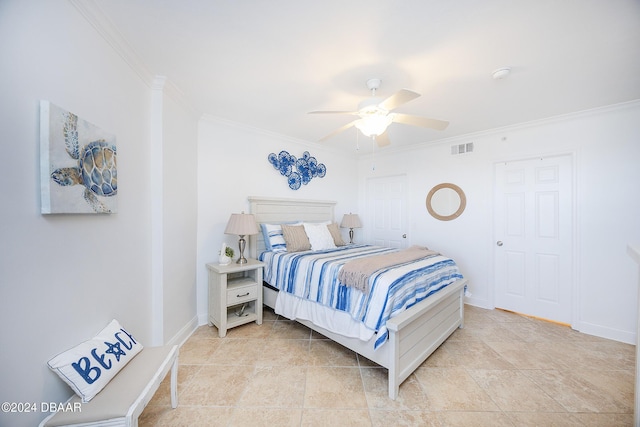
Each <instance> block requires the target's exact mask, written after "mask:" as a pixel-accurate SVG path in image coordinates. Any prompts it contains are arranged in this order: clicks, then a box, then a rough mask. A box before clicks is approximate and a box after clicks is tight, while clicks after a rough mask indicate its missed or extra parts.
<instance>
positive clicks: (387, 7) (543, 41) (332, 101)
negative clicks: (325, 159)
mask: <svg viewBox="0 0 640 427" xmlns="http://www.w3.org/2000/svg"><path fill="white" fill-rule="evenodd" d="M75 3H77V4H80V3H82V4H84V6H83V7H85V8H88V9H87V10H91V11H92V14H93V16H94V18H93V19H94V20H96V21H98V22H99V23H100V25H102V26H104V27H108V28H110V29H111V31H112V34H118V35H119V37H122V38H123V39H124V40H126V43H127V44H128V45H129V48H130V49H132V50H133V51H134V52H135V54H136V55H135V56H137V58H138V60H139V61H140V62H141V63H143V64H144V67H145V68H146V69H147V70H148V71H149V72H151V73H152V74H154V75H164V76H167V78H168V79H169V81H170V82H171V83H172V84H174V85H175V86H176V87H177V88H179V90H180V91H182V92H183V94H184V97H185V99H186V100H187V101H188V103H189V104H190V105H191V106H192V107H193V109H194V110H195V111H196V112H197V113H198V114H208V115H211V116H215V117H219V118H222V119H226V120H230V121H233V122H237V123H240V124H243V125H247V126H251V127H255V128H260V129H264V130H268V131H272V132H276V133H279V134H282V135H286V136H288V137H293V138H296V139H300V140H304V141H310V142H313V141H317V140H318V139H320V138H321V137H323V136H325V135H326V134H328V133H330V132H331V131H333V130H334V129H336V128H338V127H340V126H341V125H343V124H346V123H347V122H349V121H350V120H352V117H351V116H334V115H308V114H307V112H309V111H313V110H326V109H328V110H352V109H356V108H357V105H358V103H359V102H360V101H361V100H363V99H365V98H366V97H368V96H370V92H369V90H368V89H367V87H366V84H365V82H366V80H367V79H369V78H371V77H377V78H380V79H382V86H381V88H380V90H379V91H378V95H379V96H383V97H384V96H388V95H391V94H392V93H394V92H396V91H397V90H399V89H401V88H407V89H411V90H414V91H416V92H418V93H421V94H422V96H421V97H420V98H418V99H416V100H413V101H411V102H409V103H407V104H405V105H403V106H401V107H400V108H399V109H398V110H396V111H397V112H403V113H408V114H413V115H421V116H427V117H432V118H438V119H445V120H449V121H450V125H449V127H448V128H447V130H445V131H434V130H430V129H422V128H414V127H410V126H406V125H402V124H392V125H391V127H390V128H389V136H390V138H391V141H392V145H391V146H390V147H401V146H405V145H409V144H420V143H427V142H430V141H435V140H438V139H442V138H447V137H453V136H458V135H463V134H467V133H472V132H477V131H482V130H487V129H493V128H497V127H502V126H507V125H511V124H516V123H522V122H527V121H532V120H538V119H543V118H547V117H552V116H556V115H561V114H565V113H570V112H575V111H582V110H587V109H592V108H596V107H601V106H606V105H611V104H616V103H620V102H626V101H631V100H636V99H640V1H639V0H519V1H514V0H482V1H478V0H448V1H447V0H402V1H399V0H398V1H392V0H322V1H306V0H269V1H267V0H263V1H258V0H253V1H249V0H244V1H226V0H91V1H90V0H76V1H75ZM114 28H115V29H116V30H115V32H114V31H113V29H114ZM505 66H507V67H511V69H512V72H511V74H510V75H509V76H508V78H506V79H503V80H494V79H492V77H491V74H492V71H493V70H495V69H497V68H500V67H505ZM356 132H357V131H356V130H355V128H352V129H350V130H348V131H346V132H344V133H342V134H341V135H340V136H338V137H335V138H332V139H331V140H329V141H327V142H324V143H323V144H328V145H330V146H333V147H343V148H345V149H348V150H354V149H355V145H356ZM359 139H360V144H363V142H364V143H365V144H364V145H367V146H370V144H368V143H366V142H367V141H366V140H365V138H364V137H363V136H360V138H359ZM387 149H390V148H387ZM363 151H366V150H363Z"/></svg>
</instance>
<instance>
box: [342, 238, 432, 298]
mask: <svg viewBox="0 0 640 427" xmlns="http://www.w3.org/2000/svg"><path fill="white" fill-rule="evenodd" d="M433 255H439V254H438V252H436V251H432V250H430V249H429V248H427V247H424V246H417V245H414V246H411V247H410V248H407V249H403V250H401V251H398V252H393V253H390V254H383V255H374V256H370V257H365V258H360V259H354V260H351V261H349V262H347V263H346V264H345V265H344V267H342V269H341V270H340V273H339V274H338V280H339V281H340V283H343V284H344V285H346V286H353V287H354V288H356V289H359V290H361V291H362V292H364V293H368V292H369V277H371V275H372V274H373V273H375V272H376V271H378V270H381V269H383V268H388V267H392V266H394V265H398V264H404V263H407V262H411V261H415V260H418V259H422V258H426V257H429V256H433Z"/></svg>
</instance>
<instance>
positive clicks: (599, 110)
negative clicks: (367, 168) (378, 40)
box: [363, 99, 640, 158]
mask: <svg viewBox="0 0 640 427" xmlns="http://www.w3.org/2000/svg"><path fill="white" fill-rule="evenodd" d="M638 107H640V99H634V100H631V101H626V102H620V103H618V104H611V105H605V106H602V107H595V108H591V109H588V110H580V111H574V112H572V113H566V114H559V115H557V116H552V117H546V118H543V119H538V120H531V121H528V122H522V123H516V124H514V125H508V126H502V127H498V128H492V129H487V130H482V131H478V132H472V133H466V134H463V135H456V136H451V137H448V138H441V139H437V140H434V141H428V142H419V143H416V144H411V145H407V146H405V147H396V148H393V149H387V150H385V153H384V154H391V153H401V152H411V151H416V150H420V149H423V148H425V147H433V146H437V145H443V144H446V145H451V144H460V143H463V142H468V141H469V140H470V139H478V138H481V137H485V136H495V135H502V134H504V133H507V132H513V131H517V130H524V129H528V128H533V127H538V126H543V125H550V124H554V123H560V122H566V121H569V120H575V119H580V118H584V117H591V116H594V115H599V114H605V113H609V112H615V111H623V110H627V109H633V108H638ZM371 155H372V154H371V153H367V154H365V155H364V156H363V158H366V157H367V156H371Z"/></svg>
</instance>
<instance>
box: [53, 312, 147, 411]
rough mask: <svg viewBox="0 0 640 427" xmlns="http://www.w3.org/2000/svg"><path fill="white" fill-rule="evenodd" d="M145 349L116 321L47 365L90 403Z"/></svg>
mask: <svg viewBox="0 0 640 427" xmlns="http://www.w3.org/2000/svg"><path fill="white" fill-rule="evenodd" d="M142 348H143V347H142V344H140V343H139V342H137V341H136V339H135V338H134V337H133V336H132V335H131V334H130V333H128V332H127V331H126V330H125V329H124V328H123V327H122V326H120V323H118V321H117V320H115V319H114V320H112V321H111V323H109V325H107V327H106V328H104V329H103V330H102V331H100V332H99V333H98V335H96V336H95V337H93V338H92V339H90V340H89V341H85V342H83V343H82V344H79V345H77V346H75V347H73V348H71V349H69V350H67V351H65V352H64V353H60V354H59V355H57V356H56V357H54V358H53V359H51V360H49V362H47V364H48V365H49V368H51V370H53V371H54V372H55V373H56V374H58V375H59V376H60V378H62V380H63V381H64V382H66V383H67V384H69V386H70V387H71V388H72V389H73V391H74V392H75V393H76V394H77V395H78V396H80V398H82V402H84V403H86V402H88V401H90V400H91V399H93V398H94V397H95V395H96V394H98V393H99V392H100V390H102V389H103V388H104V387H105V386H106V385H107V384H108V383H109V381H111V379H112V378H113V377H115V376H116V374H117V373H118V372H119V371H120V370H121V369H122V368H124V367H125V365H126V364H127V363H129V361H130V360H131V359H133V357H134V356H135V355H136V354H138V353H140V351H141V350H142Z"/></svg>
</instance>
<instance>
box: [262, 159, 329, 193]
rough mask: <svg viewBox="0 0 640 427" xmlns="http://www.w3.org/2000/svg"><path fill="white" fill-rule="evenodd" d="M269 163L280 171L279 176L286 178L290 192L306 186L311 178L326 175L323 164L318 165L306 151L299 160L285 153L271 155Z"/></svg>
mask: <svg viewBox="0 0 640 427" xmlns="http://www.w3.org/2000/svg"><path fill="white" fill-rule="evenodd" d="M269 163H271V165H272V166H273V167H274V168H275V169H277V170H278V171H280V175H283V176H285V177H287V183H288V184H289V188H291V189H292V190H297V189H299V188H300V186H302V185H307V184H308V183H309V182H311V180H312V179H313V178H324V176H325V175H326V174H327V167H326V166H325V165H324V164H323V163H318V161H317V160H316V158H315V157H312V156H311V154H309V152H308V151H305V152H304V153H302V157H300V158H299V159H296V156H293V155H291V154H289V153H288V152H287V151H281V152H280V153H279V154H275V153H271V154H269Z"/></svg>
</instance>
